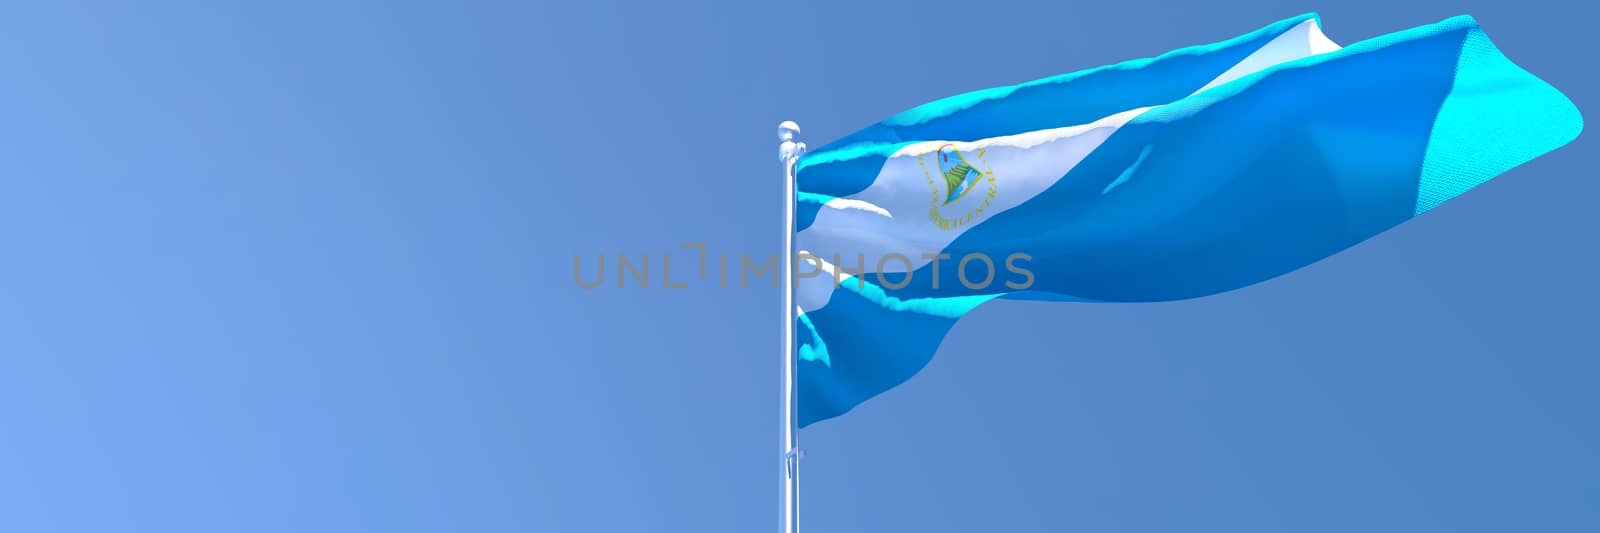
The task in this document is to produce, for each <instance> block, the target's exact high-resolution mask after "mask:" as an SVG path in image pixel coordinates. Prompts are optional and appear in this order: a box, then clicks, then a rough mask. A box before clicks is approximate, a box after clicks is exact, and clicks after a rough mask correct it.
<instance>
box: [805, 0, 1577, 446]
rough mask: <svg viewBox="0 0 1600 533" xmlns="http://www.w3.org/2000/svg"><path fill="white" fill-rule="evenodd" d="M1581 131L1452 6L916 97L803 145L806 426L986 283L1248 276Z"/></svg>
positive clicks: (1572, 111) (940, 329) (1233, 282)
mask: <svg viewBox="0 0 1600 533" xmlns="http://www.w3.org/2000/svg"><path fill="white" fill-rule="evenodd" d="M1582 128H1583V122H1582V118H1581V117H1580V116H1579V114H1578V111H1577V109H1576V108H1575V107H1573V105H1572V103H1571V102H1570V101H1568V100H1567V98H1566V97H1565V96H1563V95H1562V94H1561V93H1560V92H1559V91H1557V90H1556V89H1554V88H1552V87H1551V86H1550V85H1548V84H1546V83H1545V82H1543V81H1541V80H1540V79H1538V78H1536V77H1534V76H1533V75H1531V74H1529V73H1528V72H1526V71H1524V70H1522V69H1521V68H1519V67H1518V66H1516V65H1515V64H1513V63H1512V62H1511V61H1510V60H1509V59H1506V57H1505V56H1503V55H1501V53H1500V51H1499V50H1498V49H1497V48H1495V46H1494V44H1493V43H1491V42H1490V41H1489V39H1488V37H1486V36H1485V35H1484V32H1483V30H1482V29H1480V28H1479V27H1478V25H1477V23H1476V22H1475V21H1474V20H1473V19H1472V18H1470V17H1466V16H1461V17H1455V18H1451V19H1448V20H1445V21H1443V22H1440V23H1437V24H1432V25H1427V26H1422V27H1418V28H1413V29H1409V30H1405V31H1401V32H1398V33H1393V34H1389V35H1385V36H1382V37H1378V38H1374V39H1370V40H1366V41H1361V42H1358V43H1355V44H1353V45H1350V46H1348V47H1343V48H1341V47H1340V46H1339V45H1337V44H1334V43H1333V42H1332V41H1330V40H1328V38H1327V37H1325V36H1324V35H1323V33H1322V30H1321V28H1320V24H1319V20H1318V18H1317V17H1316V16H1315V15H1303V16H1300V17H1295V18H1292V19H1288V20H1284V21H1281V22H1278V23H1275V24H1272V25H1270V26H1267V27H1265V28H1262V29H1260V30H1257V31H1255V32H1252V33H1250V34H1247V35H1243V36H1240V37H1237V38H1234V39H1230V40H1227V41H1223V42H1219V43H1214V44H1209V45H1203V46H1196V47H1191V48H1184V49H1181V50H1177V51H1173V52H1169V53H1167V54H1163V55H1161V56H1159V57H1155V58H1149V59H1140V60H1134V61H1128V62H1125V63H1120V64H1116V65H1111V66H1106V67H1100V68H1095V69H1090V70H1085V71H1081V72H1074V73H1071V74H1063V75H1060V76H1055V77H1051V78H1045V79H1042V80H1037V81H1032V82H1027V83H1022V84H1019V85H1013V86H1008V87H998V88H993V89H985V90H980V91H976V92H972V93H967V94H963V95H958V96H953V97H950V98H945V99H943V100H939V101H935V102H932V103H928V104H925V105H921V106H918V107H915V108H913V109H910V110H908V111H905V112H903V113H900V114H897V115H895V116H893V117H890V118H889V119H887V120H884V121H882V122H880V123H878V124H875V125H873V126H870V127H868V128H866V129H864V130H861V131H859V132H856V133H854V134H851V135H850V136H848V137H845V138H844V139H841V140H839V141H837V142H834V143H832V144H829V145H827V146H825V147H823V148H821V149H819V150H816V151H814V152H811V153H809V154H806V155H805V156H804V157H802V158H801V160H800V162H799V165H798V177H797V179H798V187H799V191H800V192H799V197H798V198H797V202H798V216H797V221H796V226H797V227H796V228H795V229H796V230H797V231H798V234H797V235H796V248H797V250H798V251H799V252H801V253H802V254H805V255H803V256H802V257H803V258H805V259H804V261H805V262H803V263H801V265H800V268H799V270H798V271H797V283H798V287H797V288H796V293H795V298H796V303H797V305H798V307H799V308H800V309H799V313H800V315H799V319H798V321H799V324H798V325H797V331H798V336H797V343H798V346H797V352H796V353H797V357H798V359H799V361H798V363H797V365H798V373H799V378H798V398H799V408H798V410H799V418H800V425H802V426H804V425H808V424H811V423H813V422H816V421H818V420H824V419H827V418H831V417H835V416H838V415H840V414H843V413H845V412H846V411H849V410H850V409H852V408H854V407H855V406H856V405H858V404H860V403H861V402H863V401H865V400H867V399H868V398H871V397H873V396H875V395H877V394H880V393H882V392H884V391H886V390H888V389H889V388H891V387H894V386H895V385H898V384H900V383H902V382H904V381H905V380H906V379H909V378H910V377H911V376H912V375H913V374H916V373H917V372H918V371H919V370H921V369H922V367H923V366H924V365H926V364H927V362H928V360H929V359H930V358H931V357H932V356H933V354H934V352H935V351H936V350H937V348H938V346H939V343H940V341H941V340H942V339H943V338H944V335H945V333H946V332H947V331H949V329H950V327H951V325H952V324H954V323H955V321H956V320H959V319H960V318H961V317H962V315H964V314H966V313H967V312H969V311H971V310H972V309H973V308H975V307H977V306H979V305H981V304H983V303H985V302H988V301H991V300H994V299H996V298H1007V299H1033V300H1039V299H1045V300H1059V301H1080V302H1154V301H1166V300H1178V299H1184V298H1194V297H1199V296H1205V295H1209V294H1216V293H1219V292H1223V291H1228V290H1232V289H1236V288H1239V287H1244V286H1247V285H1250V284H1254V283H1258V282H1261V281H1263V280H1267V279H1270V278H1273V277H1276V276H1279V275H1282V274H1285V273H1287V272H1290V271H1292V270H1294V269H1297V268H1300V267H1302V266H1305V265H1307V264H1310V263H1312V262H1315V261H1318V260H1320V259H1322V258H1325V257H1328V256H1329V255H1332V254H1334V253H1336V252H1338V251H1340V250H1343V249H1345V248H1347V247H1349V246H1351V245H1354V244H1356V243H1359V242H1361V241H1362V240H1365V239H1367V238H1368V237H1372V236H1373V235H1377V234H1378V233H1381V232H1383V231H1384V230H1387V229H1389V228H1391V227H1394V226H1395V225H1397V224H1399V223H1401V222H1404V221H1406V220H1408V219H1410V218H1411V217H1414V216H1417V215H1419V214H1422V213H1423V212H1426V211H1428V210H1429V209H1432V208H1434V207H1435V206H1438V205H1439V204H1440V203H1441V202H1444V201H1445V200H1449V199H1450V198H1454V197H1455V196H1457V195H1460V194H1461V193H1463V192H1466V191H1467V190H1468V189H1471V188H1472V187H1474V186H1477V185H1478V184H1480V183H1483V182H1484V181H1487V180H1488V179H1489V178H1492V177H1494V176H1495V175H1498V174H1500V173H1502V172H1505V171H1506V170H1509V169H1511V168H1512V167H1515V166H1517V165H1519V164H1522V163H1524V162H1526V161H1528V160H1531V159H1533V158H1534V157H1537V156H1539V155H1541V154H1544V153H1546V152H1549V151H1551V150H1554V149H1556V148H1558V147H1560V146H1562V145H1564V144H1566V143H1567V142H1569V141H1571V140H1572V139H1573V138H1575V137H1577V135H1578V133H1579V131H1580V130H1582ZM812 258H815V259H812Z"/></svg>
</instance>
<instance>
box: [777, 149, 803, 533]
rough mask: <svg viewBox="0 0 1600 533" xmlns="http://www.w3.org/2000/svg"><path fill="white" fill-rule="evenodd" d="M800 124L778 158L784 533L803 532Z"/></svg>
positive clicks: (779, 150)
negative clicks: (798, 349) (798, 332)
mask: <svg viewBox="0 0 1600 533" xmlns="http://www.w3.org/2000/svg"><path fill="white" fill-rule="evenodd" d="M799 135H800V125H799V124H795V123H794V122H792V121H787V120H786V121H784V122H783V123H782V124H779V125H778V141H780V144H779V145H778V158H779V159H781V160H782V161H783V184H784V185H783V255H781V256H779V259H778V261H779V262H781V263H782V265H779V266H778V268H779V269H781V270H782V272H783V275H782V276H781V277H782V278H783V279H782V282H783V447H782V449H781V451H782V453H783V455H782V457H783V462H782V465H783V473H782V474H781V475H782V479H783V533H799V531H800V436H799V435H798V433H799V431H798V430H799V428H797V427H795V403H794V402H795V388H794V379H795V367H794V365H795V357H794V322H795V306H794V266H795V265H794V203H795V190H796V189H795V178H794V174H795V165H796V163H799V161H800V154H803V153H805V151H806V143H803V142H800V141H799V140H798V137H799Z"/></svg>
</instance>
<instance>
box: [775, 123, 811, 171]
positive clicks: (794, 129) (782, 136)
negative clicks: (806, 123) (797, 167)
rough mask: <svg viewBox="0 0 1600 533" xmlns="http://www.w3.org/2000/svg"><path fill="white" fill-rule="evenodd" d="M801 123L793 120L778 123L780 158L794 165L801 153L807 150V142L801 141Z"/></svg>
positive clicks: (785, 162)
mask: <svg viewBox="0 0 1600 533" xmlns="http://www.w3.org/2000/svg"><path fill="white" fill-rule="evenodd" d="M799 138H800V125H799V124H795V123H794V121H793V120H785V121H783V123H782V124H778V141H779V143H778V160H780V161H783V163H784V164H785V165H792V164H794V163H795V162H796V161H798V160H799V159H800V154H803V153H805V152H806V143H803V142H800V141H799Z"/></svg>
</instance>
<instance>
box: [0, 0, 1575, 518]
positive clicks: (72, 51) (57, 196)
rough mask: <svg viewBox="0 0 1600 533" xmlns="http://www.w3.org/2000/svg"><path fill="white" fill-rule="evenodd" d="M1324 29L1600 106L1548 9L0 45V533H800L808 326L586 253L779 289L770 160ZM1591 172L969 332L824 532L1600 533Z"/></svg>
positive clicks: (35, 29) (441, 19)
mask: <svg viewBox="0 0 1600 533" xmlns="http://www.w3.org/2000/svg"><path fill="white" fill-rule="evenodd" d="M1306 11H1318V12H1320V13H1321V14H1322V18H1323V21H1324V23H1325V29H1326V31H1327V34H1328V35H1329V37H1331V38H1332V39H1334V40H1335V41H1338V42H1341V43H1350V42H1354V41H1356V40H1359V39H1363V38H1367V37H1372V36H1375V35H1379V34H1382V33H1386V32H1390V31H1395V30H1399V29H1403V28H1408V27H1412V26H1416V25H1419V24H1425V23H1429V22H1434V21H1437V20H1441V19H1444V18H1446V17H1449V16H1452V15H1456V14H1460V13H1468V14H1472V15H1474V16H1475V17H1477V19H1478V20H1479V22H1480V23H1481V24H1482V25H1483V27H1484V28H1485V30H1486V31H1487V33H1488V35H1489V36H1490V37H1491V38H1492V39H1494V40H1495V42H1496V44H1498V45H1499V46H1500V47H1501V49H1502V50H1503V51H1504V52H1505V53H1506V55H1507V56H1508V57H1510V58H1512V59H1513V60H1514V61H1516V62H1518V63H1519V64H1520V65H1522V66H1523V67H1524V68H1527V69H1528V70H1529V71H1531V72H1533V73H1534V74H1536V75H1538V76H1540V77H1542V78H1544V79H1545V80H1546V81H1548V82H1550V83H1551V84H1552V85H1554V86H1555V87H1557V88H1559V89H1561V90H1562V91H1563V92H1565V93H1566V94H1567V95H1568V96H1569V97H1570V98H1571V99H1572V100H1573V101H1574V102H1575V103H1576V104H1577V105H1578V107H1579V109H1581V110H1588V109H1589V108H1590V107H1592V106H1593V105H1594V102H1595V101H1596V98H1597V94H1600V92H1597V91H1600V87H1597V82H1600V76H1597V75H1596V74H1595V73H1594V71H1593V69H1592V68H1591V67H1589V66H1588V65H1589V63H1590V61H1589V58H1588V57H1587V56H1588V52H1589V50H1588V49H1587V48H1584V47H1583V45H1582V44H1581V43H1582V42H1583V39H1584V36H1585V35H1587V34H1588V33H1589V32H1590V31H1591V30H1590V27H1589V26H1590V25H1591V24H1592V21H1593V20H1595V18H1596V17H1595V16H1594V15H1595V13H1594V8H1593V7H1589V6H1583V5H1576V4H1571V3H1568V2H1555V1H1547V0H1528V1H1523V2H1515V3H1505V2H1486V1H1482V2H1480V1H1459V2H1438V1H1432V0H1420V1H1414V2H1392V1H1391V2H1379V1H1364V0H1363V1H1351V2H1341V3H1337V4H1326V5H1317V4H1311V3H1303V2H1302V3H1295V2H1290V3H1284V2H1267V1H1264V0H1261V1H1221V2H1206V3H1192V2H1176V1H1170V0H1128V1H1119V2H1100V3H1090V2H1015V3H1013V2H999V3H995V2H988V3H971V2H965V3H958V2H941V1H937V0H936V1H933V2H932V3H930V2H927V1H924V2H886V3H865V2H832V1H814V2H805V3H793V4H777V3H748V4H732V5H729V4H728V3H725V2H689V3H680V4H676V5H670V6H669V5H658V4H654V3H644V2H629V3H620V4H601V3H595V4H590V3H560V4H557V3H512V2H460V3H450V4H444V3H440V4H434V5H429V4H422V3H411V2H397V3H371V4H362V3H354V2H281V3H271V4H263V5H254V6H219V5H213V4H211V3H200V2H173V3H163V4H160V5H138V6H135V5H124V4H117V3H97V2H60V3H49V4H29V5H18V6H13V8H12V9H11V10H8V13H7V15H6V16H5V17H4V18H3V20H0V43H4V46H0V66H3V67H4V72H5V83H4V84H0V95H3V96H4V97H3V98H0V120H3V122H4V124H6V127H4V128H0V176H3V178H0V250H3V252H0V253H3V254H4V255H3V258H4V260H3V261H0V530H4V531H107V530H116V531H164V532H171V531H208V532H209V531H263V532H266V531H272V532H279V531H341V532H342V531H477V532H493V531H761V530H763V529H765V528H776V527H777V524H778V519H777V510H778V491H777V489H778V481H777V478H776V476H777V473H778V471H777V463H776V461H777V447H778V444H779V443H778V440H779V437H778V425H777V424H778V422H777V415H778V403H777V402H778V399H779V398H778V388H777V387H778V369H779V366H778V363H779V356H778V349H779V348H780V344H781V342H780V338H779V336H778V335H779V332H780V326H781V317H780V314H779V311H780V309H779V307H778V301H779V300H778V298H779V293H778V291H777V290H776V289H771V288H769V287H768V286H766V285H764V284H762V285H759V286H758V287H759V288H757V287H752V288H748V289H738V288H725V289H724V288H717V287H715V286H714V285H712V284H693V285H691V286H690V287H689V288H687V289H682V290H665V289H658V288H654V287H653V288H651V289H648V290H645V289H636V288H628V289H615V288H614V287H606V288H602V289H595V290H583V289H580V288H578V287H577V286H576V284H575V283H574V282H573V279H572V270H571V261H572V256H573V254H577V253H582V254H591V255H592V254H606V255H609V256H615V255H616V254H628V255H630V256H633V257H637V256H639V255H642V254H646V253H648V254H651V257H652V258H654V260H655V261H659V257H660V255H662V254H669V253H670V254H673V257H674V270H675V272H676V271H677V268H678V265H679V264H684V265H688V264H692V261H691V260H690V259H691V258H692V257H693V254H694V252H692V251H688V250H683V249H680V248H679V244H680V243H686V242H704V243H706V246H707V250H708V252H709V253H711V254H721V253H726V254H729V256H730V257H734V258H736V257H737V256H738V254H748V255H751V256H756V257H765V256H766V255H769V254H771V253H775V252H776V251H777V250H778V248H779V246H780V244H779V240H778V235H779V233H778V232H779V231H781V218H780V217H781V204H780V202H781V201H782V190H781V186H782V180H781V177H780V174H779V167H778V164H777V159H776V153H775V152H776V139H775V138H774V136H773V134H774V128H775V126H776V124H777V123H778V122H779V121H781V120H786V119H788V120H795V121H798V122H799V123H800V124H801V126H802V127H803V128H804V136H805V139H806V140H807V141H808V142H810V143H811V144H812V145H813V146H820V145H821V144H823V143H825V142H826V141H828V140H832V139H835V138H838V137H840V136H842V135H844V134H847V133H849V132H850V131H853V130H854V129H856V128H860V127H862V126H865V125H867V124H870V123H872V122H874V121H877V120H879V119H881V118H883V117H885V116H888V115H890V114H892V113H894V112H897V111H900V110H903V109H906V108H908V107H911V106H913V105H916V104H918V103H922V102H926V101H929V100H933V99H936V98H939V97H943V96H948V95H950V94H955V93H958V92H963V91H968V90H972V89H977V88H982V87H986V86H991V85H998V84H1007V83H1015V82H1018V81H1023V80H1028V79H1033V78H1038V77H1042V76H1046V75H1051V74H1056V73H1060V72H1066V71H1070V70H1076V69H1080V68H1086V67H1092V66H1097V65H1100V64H1105V63H1110V62H1114V61H1119V60H1123V59H1128V58H1133V57H1143V56H1150V55H1154V54H1158V53H1161V52H1164V51H1166V50H1170V49H1173V48H1177V47H1181V46H1185V45H1190V44H1196V43H1203V42H1210V41H1214V40H1219V39H1223V38H1227V37H1230V36H1233V35H1237V34H1239V33H1242V32H1245V31H1248V30H1251V29H1254V28H1256V27H1259V26H1260V25H1262V24H1265V23H1268V22H1271V21H1275V20H1279V19H1282V18H1284V17H1288V16H1292V15H1295V14H1298V13H1302V12H1306ZM952 18H955V19H959V20H960V21H961V22H962V27H963V32H962V34H963V35H967V36H972V37H973V38H971V39H968V40H966V42H962V43H953V42H950V41H949V40H948V35H949V34H948V33H947V32H946V31H945V30H944V29H943V28H945V27H946V26H945V24H947V23H948V22H949V21H950V20H951V19H952ZM950 65H961V66H962V70H961V72H962V75H961V76H950V75H949V74H950ZM1589 137H1590V136H1589V135H1586V136H1583V137H1580V138H1579V139H1578V140H1577V141H1574V142H1573V143H1572V144H1570V145H1568V146H1567V147H1565V148H1563V149H1561V150H1558V151H1556V152H1554V153H1552V154H1550V155H1548V156H1545V157H1543V158H1540V159H1538V160H1536V161H1534V162H1532V163H1529V164H1527V165H1525V166H1523V167H1521V168H1518V169H1516V170H1513V171H1511V172H1510V173H1508V174H1506V175H1504V176H1502V177H1500V178H1498V179H1497V180H1495V181H1493V182H1490V183H1489V184H1486V185H1484V186H1482V187H1480V188H1478V189H1476V190H1474V191H1473V192H1471V193H1469V194H1467V195H1465V196H1463V197H1461V198H1459V199H1457V200H1454V201H1452V202H1451V203H1449V204H1447V205H1445V206H1443V207H1441V208H1438V209H1435V210H1433V211H1432V212H1429V213H1427V214H1426V215H1424V216H1422V217H1420V218H1418V219H1417V220H1414V221H1412V222H1409V223H1407V224H1405V225H1403V226H1401V227H1399V228H1397V229H1395V230H1393V231H1390V232H1388V233H1385V234H1384V235H1382V236H1380V237H1378V238H1375V239H1372V240H1371V241H1368V242H1366V243H1363V244H1361V245H1358V246H1356V247H1354V248H1352V249H1350V250H1348V251H1346V252H1343V253H1340V254H1338V255H1336V256H1334V257H1333V258H1331V259H1329V260H1327V261H1324V262H1322V263H1319V264H1316V265H1313V266H1311V267H1308V268H1306V269H1303V270H1300V271H1297V272H1295V273H1293V274H1290V275H1288V276H1285V277H1283V278H1280V279H1277V280H1273V281H1270V282H1267V283H1263V284H1261V285H1258V286H1254V287H1250V288H1247V289H1244V290H1240V291H1235V292H1230V293H1227V294H1223V295H1219V296H1216V297H1211V298H1204V299H1197V300H1190V301H1184V302H1174V303H1169V304H1149V305H1096V306H1074V305H1070V304H1050V303H1039V302H1004V303H1001V304H997V305H993V306H986V307H984V308H982V309H980V310H979V311H977V312H976V313H974V314H973V315H972V316H970V317H969V318H967V319H965V320H963V321H962V322H961V323H960V324H958V325H957V327H956V328H955V329H954V330H953V331H952V332H951V334H950V337H949V338H948V340H947V342H946V343H945V346H944V347H943V348H942V349H941V351H940V354H939V355H938V356H937V357H935V359H934V361H933V363H932V364H930V366H929V367H928V368H927V369H926V370H925V371H924V372H923V373H922V374H921V375H919V376H918V377H916V378H915V379H913V380H912V381H911V382H909V383H907V384H906V385H905V386H903V387H900V388H898V389H895V390H894V391H892V392H891V393H889V394H886V395H884V396H882V397H880V398H877V399H875V400H873V401H872V402H870V403H869V404H867V405H864V406H863V407H862V408H860V409H857V410H856V411H854V412H852V413H850V414H849V415H848V416H845V417H842V418H839V419H837V420H830V421H827V422H824V423H820V424H817V425H816V426H814V427H812V428H808V429H807V430H806V431H805V432H804V433H803V435H802V439H803V442H804V446H805V447H806V449H807V459H806V461H805V470H804V472H805V474H804V479H805V487H804V507H803V508H804V521H805V525H806V528H807V530H815V531H830V532H848V531H886V530H895V531H929V532H938V531H963V532H964V531H974V530H984V531H988V530H996V531H1004V530H1046V531H1050V530H1081V531H1151V532H1156V531H1162V532H1165V531H1229V532H1240V531H1285V530H1293V531H1341V532H1342V531H1351V530H1364V531H1405V532H1407V533H1415V532H1419V531H1507V530H1532V531H1593V530H1595V529H1596V528H1597V527H1600V508H1597V507H1596V506H1595V505H1594V504H1593V502H1595V501H1597V499H1600V460H1597V459H1596V455H1595V454H1594V453H1593V452H1592V450H1594V449H1600V431H1597V429H1596V427H1595V425H1594V424H1593V423H1590V421H1591V420H1592V419H1593V411H1594V406H1596V405H1600V393H1597V392H1596V390H1597V389H1596V388H1595V387H1593V383H1592V382H1593V377H1594V376H1595V375H1597V371H1600V361H1597V360H1596V357H1595V353H1597V350H1596V349H1595V342H1594V339H1593V337H1592V334H1591V333H1590V331H1591V330H1592V328H1593V325H1594V320H1595V313H1594V311H1593V310H1592V306H1591V302H1593V301H1595V300H1596V298H1597V297H1600V284H1597V282H1596V279H1595V276H1594V272H1596V271H1600V250H1597V248H1596V245H1595V239H1594V236H1593V233H1594V228H1596V227H1597V222H1600V221H1597V219H1596V213H1595V210H1594V209H1593V208H1592V206H1591V204H1592V202H1593V198H1594V197H1596V195H1597V193H1600V185H1597V184H1596V182H1595V181H1594V180H1593V179H1592V178H1593V174H1594V172H1593V169H1594V168H1596V167H1597V166H1600V161H1597V160H1596V155H1595V151H1594V150H1592V149H1591V148H1590V146H1589V144H1590V139H1589ZM679 261H682V263H679ZM653 266H659V263H656V265H653ZM685 271H686V272H687V269H685Z"/></svg>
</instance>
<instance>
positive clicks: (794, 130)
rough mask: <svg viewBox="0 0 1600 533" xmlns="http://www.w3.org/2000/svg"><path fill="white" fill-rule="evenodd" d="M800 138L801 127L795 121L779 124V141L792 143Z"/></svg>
mask: <svg viewBox="0 0 1600 533" xmlns="http://www.w3.org/2000/svg"><path fill="white" fill-rule="evenodd" d="M799 136H800V125H799V124H795V123H794V121H793V120H785V121H783V123H782V124H778V140H780V141H792V140H794V139H795V138H796V137H799Z"/></svg>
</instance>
